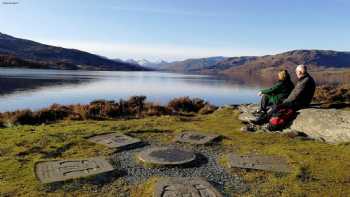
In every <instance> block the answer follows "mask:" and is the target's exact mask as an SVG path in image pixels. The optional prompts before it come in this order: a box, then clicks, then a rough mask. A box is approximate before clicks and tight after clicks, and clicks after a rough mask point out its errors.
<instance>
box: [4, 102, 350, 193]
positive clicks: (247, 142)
mask: <svg viewBox="0 0 350 197" xmlns="http://www.w3.org/2000/svg"><path fill="white" fill-rule="evenodd" d="M237 115H238V112H237V111H236V110H233V109H228V108H223V109H219V110H217V111H215V112H214V113H212V114H209V115H194V116H193V115H192V116H154V117H146V118H143V119H131V120H115V121H63V122H59V123H55V124H50V125H45V124H43V125H39V126H14V127H12V128H1V129H0V196H2V195H4V196H6V195H8V196H44V195H47V194H50V195H58V196H62V195H64V194H68V195H72V196H79V195H85V196H98V195H100V196H108V195H110V194H111V191H112V190H113V192H114V193H116V194H118V192H128V190H129V189H130V191H131V193H133V192H134V191H135V192H134V193H133V194H138V192H140V194H143V193H144V194H145V195H144V196H147V195H146V194H149V192H148V191H146V190H147V189H146V188H147V187H146V188H145V189H141V188H142V186H137V187H136V186H133V185H128V184H127V183H125V182H123V181H122V180H123V179H120V178H117V179H115V180H111V181H110V182H106V183H103V184H102V185H96V184H93V183H90V182H87V183H84V184H81V185H79V187H74V185H75V182H73V183H63V186H62V187H59V188H58V189H55V190H48V189H47V188H46V187H45V186H43V185H42V184H40V183H39V182H38V181H37V180H36V179H35V177H34V173H33V165H34V163H35V162H36V161H38V160H43V159H67V158H72V159H74V158H84V157H92V156H102V155H106V156H107V155H109V154H111V153H112V151H113V150H110V149H108V148H106V147H104V146H102V145H97V144H94V143H90V142H87V141H86V140H85V138H84V137H87V136H90V135H94V134H99V133H105V132H110V131H119V132H122V133H126V134H129V135H132V136H135V137H139V138H140V139H142V140H145V141H152V140H155V141H159V142H162V143H170V141H171V140H172V139H173V137H174V136H175V135H176V134H177V133H179V132H183V131H198V132H204V133H213V134H221V135H223V136H224V138H223V140H222V142H221V145H220V146H221V147H222V149H223V152H225V153H229V152H238V153H251V152H256V153H262V154H271V155H280V156H283V157H285V158H287V159H288V161H289V162H290V164H291V165H292V167H293V171H292V173H290V174H287V175H281V174H278V173H270V172H262V171H249V170H241V169H235V170H230V171H231V173H232V174H233V175H237V174H238V175H239V176H241V177H242V178H243V180H244V182H245V183H246V184H247V185H248V186H249V188H250V189H249V190H247V191H240V192H239V193H237V194H238V195H242V196H319V195H320V194H323V195H324V196H347V195H349V194H350V175H349V173H347V172H350V165H349V163H350V144H349V143H343V144H340V145H331V144H324V143H321V142H316V141H303V140H298V139H290V138H288V137H287V136H283V135H278V134H269V133H244V132H240V131H239V128H240V127H241V126H242V125H241V123H240V122H239V121H238V119H237ZM219 163H221V164H224V163H225V159H224V158H221V159H220V160H219ZM151 182H152V181H151ZM147 184H148V182H147V183H145V184H143V186H144V185H146V186H147ZM149 184H151V183H149ZM111 188H113V189H111ZM91 191H97V193H94V192H91ZM136 191H137V192H136ZM142 192H143V193H142ZM147 192H148V193H147ZM134 196H135V195H134Z"/></svg>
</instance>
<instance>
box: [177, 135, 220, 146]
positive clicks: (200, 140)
mask: <svg viewBox="0 0 350 197" xmlns="http://www.w3.org/2000/svg"><path fill="white" fill-rule="evenodd" d="M218 137H220V135H215V134H205V133H199V132H183V133H180V134H179V135H178V136H176V139H175V141H177V142H184V143H190V144H198V145H201V144H208V143H211V142H212V141H213V140H215V139H217V138H218Z"/></svg>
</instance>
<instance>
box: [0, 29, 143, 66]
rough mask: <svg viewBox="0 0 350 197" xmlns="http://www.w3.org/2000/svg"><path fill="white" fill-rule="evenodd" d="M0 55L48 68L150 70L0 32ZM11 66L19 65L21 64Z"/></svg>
mask: <svg viewBox="0 0 350 197" xmlns="http://www.w3.org/2000/svg"><path fill="white" fill-rule="evenodd" d="M0 55H2V56H3V57H4V56H8V58H16V60H19V61H29V62H31V63H35V62H37V63H38V65H40V67H41V68H42V67H44V68H49V69H66V68H67V67H68V68H70V69H86V70H121V71H147V70H150V69H148V68H144V67H141V66H139V65H133V64H129V63H126V62H116V61H113V60H110V59H107V58H104V57H101V56H99V55H95V54H92V53H89V52H85V51H81V50H78V49H68V48H63V47H58V46H51V45H46V44H42V43H39V42H35V41H32V40H27V39H22V38H16V37H13V36H10V35H7V34H4V33H0ZM8 58H7V59H8ZM44 65H46V66H44ZM62 65H69V66H62ZM12 66H13V67H21V65H12ZM61 66H62V67H61Z"/></svg>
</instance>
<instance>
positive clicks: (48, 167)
mask: <svg viewBox="0 0 350 197" xmlns="http://www.w3.org/2000/svg"><path fill="white" fill-rule="evenodd" d="M34 170H35V175H36V177H37V178H38V179H39V180H40V181H41V182H42V183H52V182H58V181H65V180H69V179H75V178H80V177H86V176H90V175H97V174H100V173H104V172H109V171H112V170H114V169H113V166H112V165H111V164H110V163H109V162H108V161H106V160H105V159H103V158H100V157H96V158H88V159H81V160H60V161H59V160H54V161H40V162H37V163H36V164H35V166H34Z"/></svg>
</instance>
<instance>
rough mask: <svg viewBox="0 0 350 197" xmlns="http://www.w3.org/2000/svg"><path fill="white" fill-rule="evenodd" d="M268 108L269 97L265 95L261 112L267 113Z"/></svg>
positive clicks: (262, 98) (261, 103)
mask: <svg viewBox="0 0 350 197" xmlns="http://www.w3.org/2000/svg"><path fill="white" fill-rule="evenodd" d="M268 106H269V97H268V96H267V95H263V96H262V97H261V101H260V109H259V110H260V111H262V112H266V111H267V107H268Z"/></svg>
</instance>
